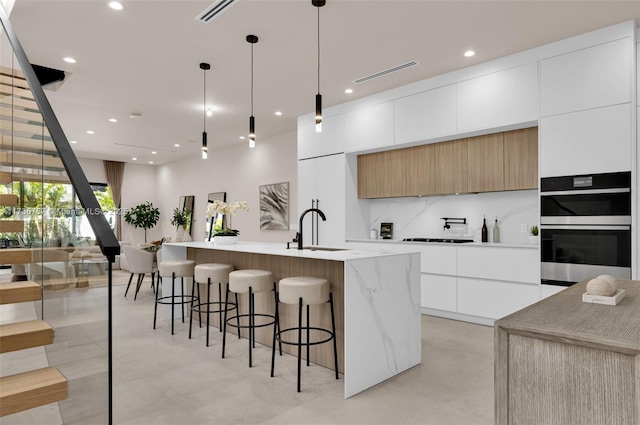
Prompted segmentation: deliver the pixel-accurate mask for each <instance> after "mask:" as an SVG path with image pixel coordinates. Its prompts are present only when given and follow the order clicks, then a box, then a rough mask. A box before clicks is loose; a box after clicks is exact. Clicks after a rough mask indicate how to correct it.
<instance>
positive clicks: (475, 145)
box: [467, 133, 504, 192]
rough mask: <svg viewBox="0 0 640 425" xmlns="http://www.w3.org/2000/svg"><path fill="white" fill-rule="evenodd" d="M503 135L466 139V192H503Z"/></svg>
mask: <svg viewBox="0 0 640 425" xmlns="http://www.w3.org/2000/svg"><path fill="white" fill-rule="evenodd" d="M503 141H504V136H503V133H496V134H489V135H486V136H477V137H471V138H469V139H467V165H468V172H469V175H468V180H467V182H468V188H467V189H468V191H469V192H497V191H501V190H504V143H503Z"/></svg>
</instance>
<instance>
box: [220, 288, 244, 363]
mask: <svg viewBox="0 0 640 425" xmlns="http://www.w3.org/2000/svg"><path fill="white" fill-rule="evenodd" d="M236 296H237V294H236ZM236 299H237V298H236ZM228 305H229V286H228V285H227V292H226V296H225V300H224V321H223V322H222V358H223V359H224V347H225V345H226V343H227V307H228ZM236 305H237V304H236ZM238 333H240V328H238Z"/></svg>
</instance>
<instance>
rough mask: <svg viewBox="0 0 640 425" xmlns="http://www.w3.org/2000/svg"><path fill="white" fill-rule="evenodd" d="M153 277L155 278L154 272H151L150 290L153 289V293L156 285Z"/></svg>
mask: <svg viewBox="0 0 640 425" xmlns="http://www.w3.org/2000/svg"><path fill="white" fill-rule="evenodd" d="M155 278H156V274H155V273H151V290H152V291H153V293H154V294H155V292H156V285H155V282H154V281H155Z"/></svg>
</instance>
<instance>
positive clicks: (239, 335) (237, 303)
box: [225, 285, 242, 339]
mask: <svg viewBox="0 0 640 425" xmlns="http://www.w3.org/2000/svg"><path fill="white" fill-rule="evenodd" d="M228 288H229V286H228V285H227V290H228ZM235 294H236V324H237V325H238V327H237V329H238V339H241V338H242V334H241V333H240V303H239V302H238V293H237V292H236V293H235ZM225 309H226V306H225Z"/></svg>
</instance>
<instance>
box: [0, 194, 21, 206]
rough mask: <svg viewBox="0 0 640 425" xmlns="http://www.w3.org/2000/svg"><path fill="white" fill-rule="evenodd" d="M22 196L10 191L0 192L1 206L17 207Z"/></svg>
mask: <svg viewBox="0 0 640 425" xmlns="http://www.w3.org/2000/svg"><path fill="white" fill-rule="evenodd" d="M19 201H20V198H18V195H13V194H10V193H4V194H0V206H3V207H15V206H17V205H18V204H19Z"/></svg>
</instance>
